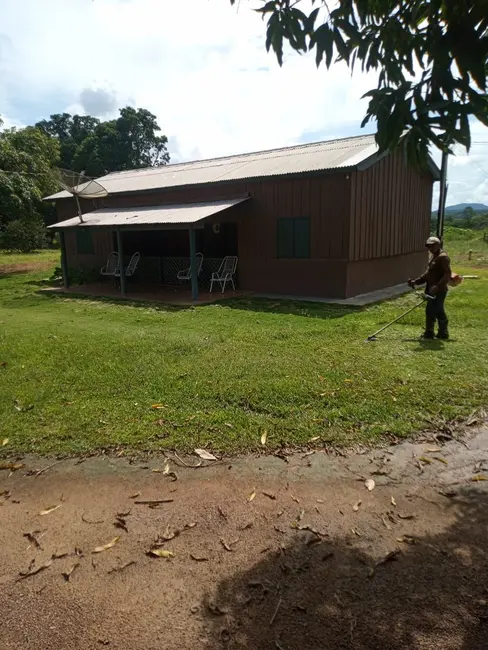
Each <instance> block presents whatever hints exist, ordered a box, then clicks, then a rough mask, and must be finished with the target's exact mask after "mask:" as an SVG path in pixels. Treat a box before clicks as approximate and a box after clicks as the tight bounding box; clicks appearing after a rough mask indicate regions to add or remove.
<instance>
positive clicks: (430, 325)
mask: <svg viewBox="0 0 488 650" xmlns="http://www.w3.org/2000/svg"><path fill="white" fill-rule="evenodd" d="M434 327H435V319H434V318H429V317H427V318H426V319H425V332H424V333H423V334H422V338H423V339H433V338H435V334H434Z"/></svg>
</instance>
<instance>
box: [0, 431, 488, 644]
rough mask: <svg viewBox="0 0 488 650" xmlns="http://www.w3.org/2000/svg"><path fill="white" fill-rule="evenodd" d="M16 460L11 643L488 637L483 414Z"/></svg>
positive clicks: (1, 476) (1, 589) (9, 522)
mask: <svg viewBox="0 0 488 650" xmlns="http://www.w3.org/2000/svg"><path fill="white" fill-rule="evenodd" d="M436 449H437V451H436ZM22 462H23V463H25V466H24V467H22V468H20V469H18V470H17V471H15V472H13V473H11V474H10V475H9V471H8V470H3V471H1V472H0V493H2V492H4V491H7V492H4V493H3V495H2V496H0V612H1V615H0V648H1V649H2V650H11V649H16V650H17V649H19V650H20V649H22V650H31V649H32V650H34V649H35V650H54V649H56V650H75V649H76V650H78V649H79V650H92V649H93V650H94V649H98V648H101V647H108V648H109V649H117V650H129V649H130V650H156V649H157V650H163V649H164V650H176V649H178V650H181V649H188V650H194V649H197V648H198V649H202V648H204V649H205V648H223V649H225V648H229V649H236V648H249V649H253V650H268V649H270V648H271V649H273V648H276V649H278V650H321V649H323V650H326V649H327V650H335V649H339V648H350V649H355V650H378V648H381V650H390V649H412V650H413V649H415V650H431V649H434V648H436V649H437V648H438V649H442V650H484V649H486V648H488V604H487V603H488V580H487V578H488V574H487V569H488V543H487V540H488V535H487V523H488V507H487V506H488V489H487V487H488V481H487V482H484V481H483V480H481V479H482V478H483V477H487V478H488V429H482V430H478V431H476V432H473V433H471V434H470V435H468V436H467V437H466V438H464V439H463V442H458V441H449V442H447V444H442V445H439V444H438V443H437V442H436V441H433V442H431V441H429V440H426V441H425V442H422V443H419V444H412V443H405V444H402V445H398V446H394V447H390V448H388V449H383V450H375V451H371V452H370V451H368V452H366V453H363V454H356V455H349V456H348V457H338V456H330V455H328V454H327V453H325V452H323V451H317V452H314V453H311V454H308V455H304V454H301V455H295V456H290V457H288V458H286V460H283V459H280V458H278V457H275V456H266V457H259V458H252V457H246V458H242V459H237V460H230V461H218V462H204V463H203V465H204V466H201V467H198V468H190V467H188V468H187V467H181V466H180V465H181V462H180V460H179V459H177V458H174V457H173V459H172V460H171V461H170V464H169V469H170V471H171V472H175V473H176V474H175V475H171V474H164V473H163V472H164V469H165V465H164V463H165V461H164V458H158V459H155V458H154V457H153V458H151V459H150V460H148V461H145V460H141V459H138V460H137V461H133V462H132V463H130V462H129V461H128V460H127V459H114V458H106V457H103V458H93V459H87V460H86V461H84V462H82V463H80V462H79V461H78V462H77V461H76V460H64V461H61V462H59V463H58V464H56V465H54V466H53V467H50V465H52V463H53V462H54V461H53V460H46V459H39V458H26V459H23V461H22ZM185 462H187V463H197V462H198V458H197V457H196V456H195V458H191V459H186V460H185ZM48 467H49V469H47V470H46V471H44V472H42V473H40V474H38V475H36V472H38V470H42V469H45V468H48ZM153 470H158V471H153ZM368 479H373V480H374V481H375V486H374V489H372V490H368V488H367V486H366V484H365V482H366V481H367V480H368ZM473 479H480V480H473ZM370 487H372V484H370ZM135 495H138V496H135ZM150 500H167V502H165V503H160V504H157V505H156V507H150V505H154V504H150V505H148V504H147V503H138V502H140V501H150ZM53 506H58V507H57V508H56V509H55V510H52V511H50V512H48V513H47V514H43V515H41V514H40V512H41V511H42V510H50V508H51V507H53ZM117 513H119V514H118V515H117ZM117 517H118V519H117ZM115 524H117V526H116V525H115ZM120 526H122V527H120ZM124 527H125V528H126V529H124ZM116 537H119V539H118V540H117V542H116V543H115V544H114V545H113V546H112V547H111V548H109V549H107V550H101V549H100V548H98V547H103V546H104V545H106V544H108V543H109V542H111V541H113V540H114V539H115V538H116ZM158 538H160V544H159V546H158V548H159V549H162V550H165V551H171V552H172V553H173V554H174V556H173V557H169V558H164V557H150V556H148V555H147V551H149V549H151V547H152V546H153V545H154V542H155V540H157V539H158ZM161 538H167V539H166V541H164V540H163V539H161ZM168 538H170V539H168ZM171 538H172V539H171ZM95 549H97V550H100V552H94V551H95ZM59 556H61V557H59ZM42 567H44V568H42ZM37 569H41V570H40V571H39V572H36V570H37ZM72 569H73V571H72V573H71V575H68V574H69V572H70V571H71V570H72ZM29 570H30V571H31V573H32V575H26V573H27V572H28V571H29ZM63 574H64V575H63Z"/></svg>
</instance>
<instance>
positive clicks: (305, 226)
mask: <svg viewBox="0 0 488 650" xmlns="http://www.w3.org/2000/svg"><path fill="white" fill-rule="evenodd" d="M278 257H281V258H295V259H306V258H309V257H310V219H309V218H308V217H300V218H298V219H278Z"/></svg>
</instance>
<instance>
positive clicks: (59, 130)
mask: <svg viewBox="0 0 488 650" xmlns="http://www.w3.org/2000/svg"><path fill="white" fill-rule="evenodd" d="M99 124H100V120H99V119H97V118H96V117H91V115H70V114H69V113H58V114H56V115H51V117H50V119H49V120H41V121H40V122H37V124H36V125H35V126H36V127H37V128H38V129H40V130H41V131H43V132H44V133H46V135H49V136H51V137H54V138H57V140H58V142H59V146H60V155H59V166H60V167H62V168H63V169H72V168H73V159H74V157H75V154H76V150H77V149H78V147H79V146H80V145H81V144H82V143H83V142H84V140H86V138H88V137H89V136H90V135H92V134H93V133H94V131H95V129H96V128H97V126H98V125H99Z"/></svg>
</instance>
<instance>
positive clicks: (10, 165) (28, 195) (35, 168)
mask: <svg viewBox="0 0 488 650" xmlns="http://www.w3.org/2000/svg"><path fill="white" fill-rule="evenodd" d="M58 158H59V145H58V143H57V141H56V140H54V139H53V138H50V137H48V136H47V135H45V134H44V133H41V131H39V130H38V129H36V128H34V127H27V128H25V129H19V130H17V129H9V130H6V131H3V132H1V133H0V229H1V228H2V227H3V228H4V227H5V226H6V225H7V223H8V222H10V221H14V220H18V219H32V220H39V219H41V220H42V219H43V220H44V221H46V222H51V221H52V220H53V219H54V215H53V208H52V206H51V205H48V204H46V203H44V202H43V201H42V198H43V197H44V196H47V195H48V194H51V193H52V192H53V191H56V189H57V187H56V183H53V181H52V178H51V176H50V173H49V172H50V170H51V169H52V168H53V167H54V166H55V165H56V164H57V162H58Z"/></svg>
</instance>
